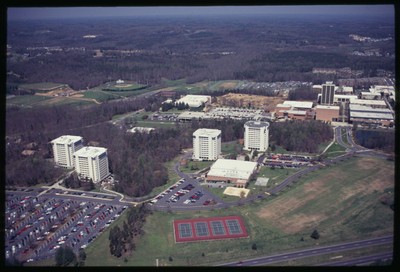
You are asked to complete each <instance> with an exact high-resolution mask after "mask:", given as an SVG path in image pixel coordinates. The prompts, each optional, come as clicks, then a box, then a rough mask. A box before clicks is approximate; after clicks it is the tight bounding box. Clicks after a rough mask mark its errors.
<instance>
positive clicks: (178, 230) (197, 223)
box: [173, 216, 248, 243]
mask: <svg viewBox="0 0 400 272" xmlns="http://www.w3.org/2000/svg"><path fill="white" fill-rule="evenodd" d="M173 227H174V236H175V242H176V243H182V242H194V241H209V240H219V239H233V238H246V237H248V234H247V231H246V228H245V226H244V223H243V220H242V218H241V217H240V216H224V217H207V218H196V219H183V220H174V222H173Z"/></svg>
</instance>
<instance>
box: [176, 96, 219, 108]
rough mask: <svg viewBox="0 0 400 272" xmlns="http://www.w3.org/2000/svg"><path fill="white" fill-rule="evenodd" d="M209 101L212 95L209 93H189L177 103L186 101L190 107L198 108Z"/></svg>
mask: <svg viewBox="0 0 400 272" xmlns="http://www.w3.org/2000/svg"><path fill="white" fill-rule="evenodd" d="M207 101H211V96H209V95H193V94H188V95H186V96H184V97H182V98H181V99H179V100H178V101H176V103H182V102H183V103H185V104H188V105H189V107H192V108H197V107H200V106H201V105H202V104H203V103H206V102H207Z"/></svg>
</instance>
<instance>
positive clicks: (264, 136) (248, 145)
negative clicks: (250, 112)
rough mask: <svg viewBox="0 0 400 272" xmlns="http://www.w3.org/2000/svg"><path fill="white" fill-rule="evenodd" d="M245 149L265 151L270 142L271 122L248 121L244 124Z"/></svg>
mask: <svg viewBox="0 0 400 272" xmlns="http://www.w3.org/2000/svg"><path fill="white" fill-rule="evenodd" d="M244 129H245V130H244V148H243V149H244V150H257V151H261V152H264V151H266V150H267V149H268V144H269V123H268V122H258V121H248V122H246V123H245V124H244Z"/></svg>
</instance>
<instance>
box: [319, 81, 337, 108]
mask: <svg viewBox="0 0 400 272" xmlns="http://www.w3.org/2000/svg"><path fill="white" fill-rule="evenodd" d="M334 96H335V85H334V84H333V82H331V81H328V82H326V83H325V84H322V92H321V105H333V99H334Z"/></svg>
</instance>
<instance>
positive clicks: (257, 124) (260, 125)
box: [244, 121, 269, 128]
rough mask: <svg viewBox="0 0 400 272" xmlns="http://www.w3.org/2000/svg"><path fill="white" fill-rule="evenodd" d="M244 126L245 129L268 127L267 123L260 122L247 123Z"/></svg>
mask: <svg viewBox="0 0 400 272" xmlns="http://www.w3.org/2000/svg"><path fill="white" fill-rule="evenodd" d="M244 125H245V126H247V127H257V128H260V127H269V123H268V122H261V121H247V122H246V123H245V124H244Z"/></svg>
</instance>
